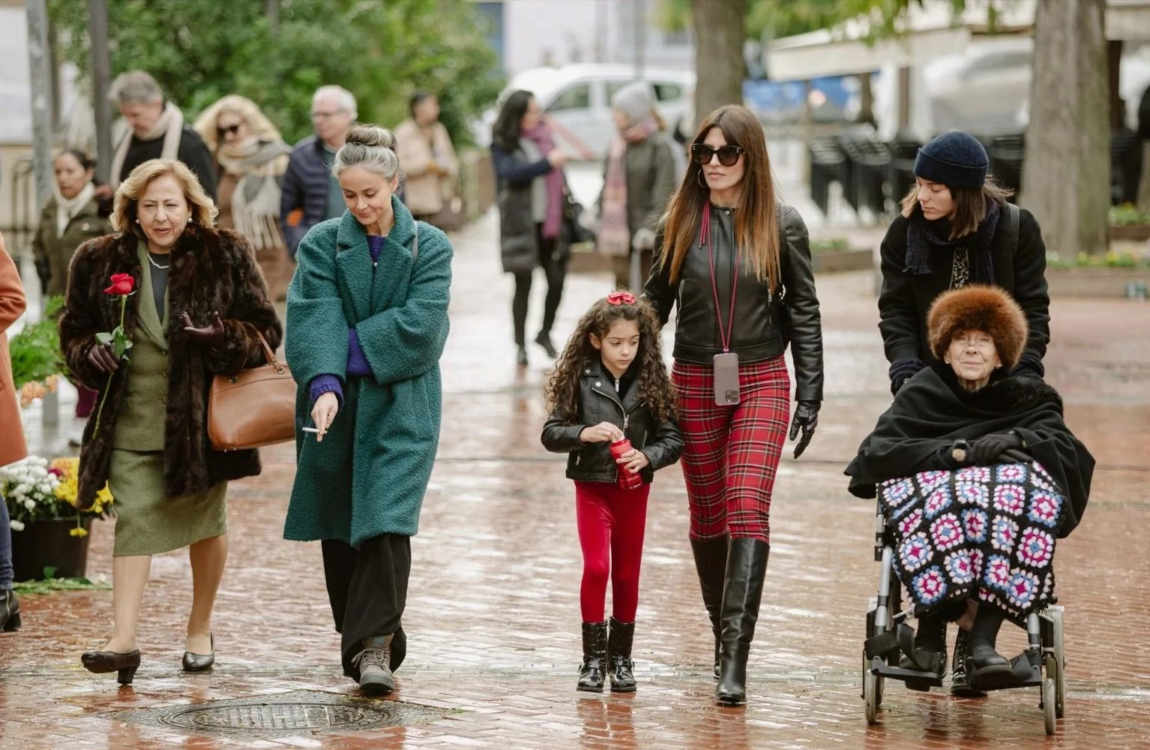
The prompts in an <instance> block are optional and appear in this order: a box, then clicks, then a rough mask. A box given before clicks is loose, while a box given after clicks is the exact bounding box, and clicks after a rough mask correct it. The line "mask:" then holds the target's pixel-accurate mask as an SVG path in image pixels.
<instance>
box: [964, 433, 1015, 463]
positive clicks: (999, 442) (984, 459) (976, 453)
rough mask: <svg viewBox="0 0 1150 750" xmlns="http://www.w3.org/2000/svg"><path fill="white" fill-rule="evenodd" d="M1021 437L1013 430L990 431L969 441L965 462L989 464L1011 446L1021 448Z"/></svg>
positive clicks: (994, 461)
mask: <svg viewBox="0 0 1150 750" xmlns="http://www.w3.org/2000/svg"><path fill="white" fill-rule="evenodd" d="M1021 447H1022V438H1020V437H1019V436H1018V435H1016V434H1015V433H1013V432H992V433H991V434H989V435H984V436H983V437H980V438H978V439H977V440H972V441H970V450H969V451H968V452H967V456H966V457H967V461H966V463H967V464H968V465H970V466H990V465H992V464H995V463H997V460H998V457H999V456H1001V455H1002V454H1003V453H1005V452H1006V451H1008V450H1010V449H1011V448H1021Z"/></svg>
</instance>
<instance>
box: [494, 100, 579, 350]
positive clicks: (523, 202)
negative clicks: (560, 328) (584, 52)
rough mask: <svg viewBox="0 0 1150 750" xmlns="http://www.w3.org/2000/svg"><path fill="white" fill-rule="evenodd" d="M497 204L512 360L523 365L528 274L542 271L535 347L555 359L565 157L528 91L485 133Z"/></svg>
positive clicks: (564, 255) (563, 269)
mask: <svg viewBox="0 0 1150 750" xmlns="http://www.w3.org/2000/svg"><path fill="white" fill-rule="evenodd" d="M491 158H492V161H493V162H494V165H495V177H496V193H497V197H496V200H497V202H498V204H499V242H500V251H501V257H502V261H503V270H504V271H505V272H506V273H510V274H514V275H515V297H514V299H513V301H512V303H511V315H512V319H513V321H514V325H515V346H516V347H517V349H518V351H517V361H518V363H519V364H520V365H526V364H527V346H526V333H525V329H526V326H527V299H528V297H529V296H530V295H531V275H532V273H533V272H534V271H535V268H536V266H542V268H543V273H544V274H546V276H547V300H546V302H544V308H543V325H542V326H540V328H539V334H538V335H537V336H536V337H535V343H537V344H539V345H540V346H541V347H543V349H544V351H546V352H547V356H549V357H554V356H555V355H556V351H555V345H554V344H553V343H552V342H551V326H552V325H553V324H554V323H555V313H556V312H557V311H558V310H559V300H560V299H562V297H563V282H564V281H565V279H566V277H567V261H568V259H569V258H570V248H569V243H568V241H567V238H566V237H565V236H564V231H563V229H564V227H563V223H564V217H563V214H564V205H565V203H566V197H565V196H566V194H567V182H566V178H565V177H564V175H563V165H564V164H566V163H567V158H568V157H567V154H565V153H564V152H563V151H561V150H560V149H558V148H556V147H555V141H554V138H553V136H552V133H551V128H550V126H549V125H548V123H547V121H546V120H545V119H544V117H543V113H542V111H541V110H540V109H539V104H538V102H536V101H535V96H534V95H533V94H532V93H531V92H530V91H523V90H519V91H514V92H512V93H511V94H510V95H509V96H508V97H507V100H506V101H505V102H503V107H502V108H501V109H500V110H499V117H498V118H496V120H495V125H494V126H493V128H492V133H491Z"/></svg>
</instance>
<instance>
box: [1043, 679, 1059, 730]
mask: <svg viewBox="0 0 1150 750" xmlns="http://www.w3.org/2000/svg"><path fill="white" fill-rule="evenodd" d="M1054 714H1055V708H1054V680H1052V679H1050V678H1049V677H1047V678H1046V679H1045V680H1043V681H1042V719H1043V724H1044V725H1045V727H1046V733H1047V734H1054V730H1055V728H1056V726H1057V721H1058V717H1056V716H1055V715H1054Z"/></svg>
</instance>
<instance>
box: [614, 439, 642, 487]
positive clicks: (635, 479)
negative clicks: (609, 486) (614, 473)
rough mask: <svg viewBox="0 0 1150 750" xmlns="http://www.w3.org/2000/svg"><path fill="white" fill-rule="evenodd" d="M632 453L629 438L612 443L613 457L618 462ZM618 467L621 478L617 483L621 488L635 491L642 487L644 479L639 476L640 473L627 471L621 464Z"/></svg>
mask: <svg viewBox="0 0 1150 750" xmlns="http://www.w3.org/2000/svg"><path fill="white" fill-rule="evenodd" d="M630 452H631V441H630V440H628V439H627V438H623V439H622V440H616V441H615V442H613V443H611V457H612V458H614V459H615V460H616V461H618V460H619V459H620V458H622V457H623V456H624V455H625V454H627V453H630ZM616 466H618V469H619V478H618V480H617V482H616V483H617V484H618V485H619V487H621V488H622V489H625V490H633V489H635V488H637V487H640V486H642V484H643V477H641V476H639V474H638V473H636V472H633V471H627V469H626V468H625V467H623V466H622V465H619V464H616Z"/></svg>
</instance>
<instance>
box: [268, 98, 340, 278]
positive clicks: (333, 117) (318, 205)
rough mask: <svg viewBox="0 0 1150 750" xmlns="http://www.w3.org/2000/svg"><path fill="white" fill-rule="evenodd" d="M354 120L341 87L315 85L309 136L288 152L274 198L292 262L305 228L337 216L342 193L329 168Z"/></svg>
mask: <svg viewBox="0 0 1150 750" xmlns="http://www.w3.org/2000/svg"><path fill="white" fill-rule="evenodd" d="M358 116H359V115H358V111H357V109H356V103H355V97H354V96H352V93H351V92H350V91H348V90H347V89H345V88H343V87H341V86H320V87H319V88H318V89H316V92H315V94H314V95H313V96H312V100H311V123H312V127H314V128H315V134H314V135H309V136H307V137H306V138H304V139H303V140H301V141H300V142H299V143H297V144H296V145H295V148H293V149H292V152H291V159H290V160H289V161H288V166H287V171H286V172H284V176H283V192H282V194H281V196H280V222H281V223H282V224H283V231H284V238H285V239H286V240H287V246H288V251H289V252H290V253H291V256H292V257H293V258H294V257H295V254H296V249H297V248H298V247H299V243H300V240H301V239H303V236H304V235H305V234H307V231H308V230H309V229H311V228H312V227H313V226H315V225H316V224H318V223H319V222H321V221H323V220H324V219H333V218H335V217H337V216H343V212H344V202H343V191H342V190H341V189H340V187H339V181H338V180H336V178H335V175H334V174H332V165H333V164H334V163H335V154H336V152H337V151H339V149H340V148H341V147H342V146H343V144H344V141H346V140H347V133H348V130H349V129H350V128H351V124H352V123H353V122H355V118H356V117H358Z"/></svg>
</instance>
